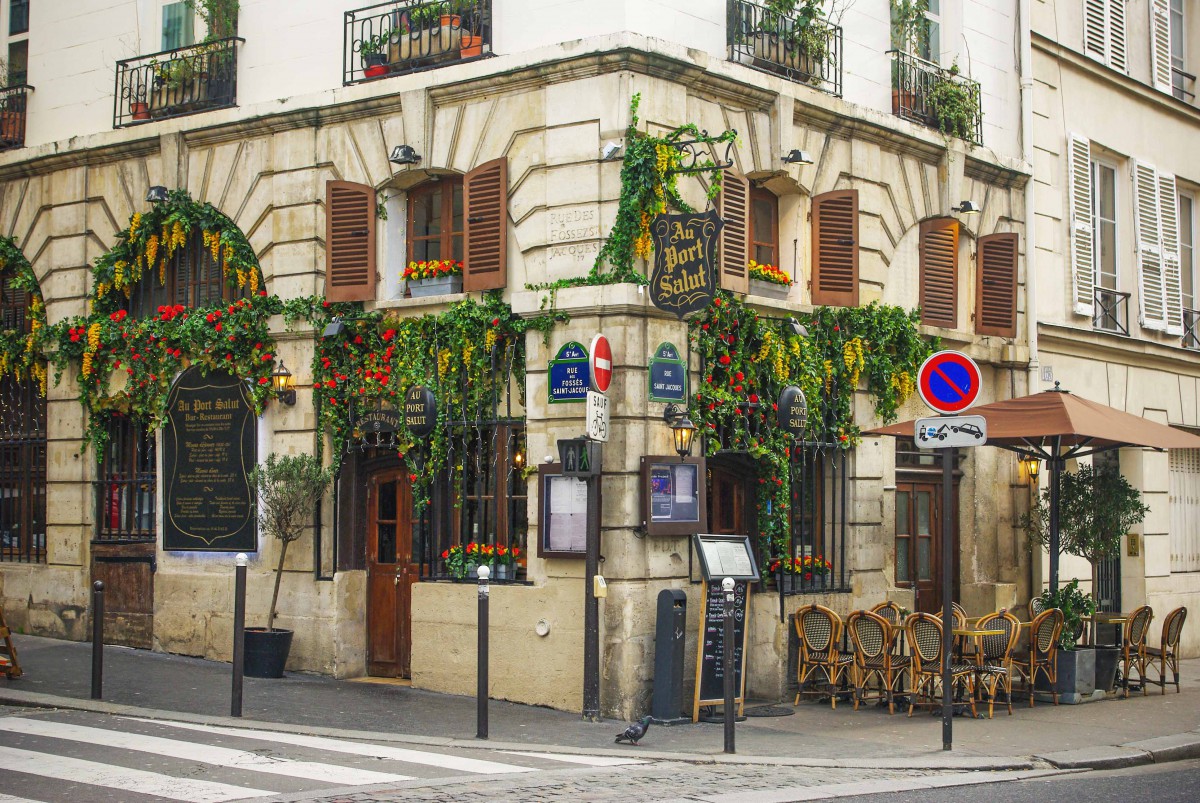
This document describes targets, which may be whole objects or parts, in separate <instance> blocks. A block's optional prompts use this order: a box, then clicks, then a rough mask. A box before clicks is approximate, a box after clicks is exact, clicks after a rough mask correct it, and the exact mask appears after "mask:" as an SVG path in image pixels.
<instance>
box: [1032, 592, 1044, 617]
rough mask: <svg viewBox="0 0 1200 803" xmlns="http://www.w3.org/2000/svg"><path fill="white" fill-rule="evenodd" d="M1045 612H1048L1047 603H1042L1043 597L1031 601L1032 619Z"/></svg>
mask: <svg viewBox="0 0 1200 803" xmlns="http://www.w3.org/2000/svg"><path fill="white" fill-rule="evenodd" d="M1044 610H1046V603H1045V602H1043V601H1042V598H1041V597H1034V598H1033V599H1031V600H1029V617H1030V619H1033V618H1034V617H1036V616H1037V615H1038V614H1040V613H1041V612H1042V611H1044Z"/></svg>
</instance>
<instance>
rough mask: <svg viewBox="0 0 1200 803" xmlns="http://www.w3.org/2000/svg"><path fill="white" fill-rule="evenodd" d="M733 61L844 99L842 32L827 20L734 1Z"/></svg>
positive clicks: (730, 29) (729, 28)
mask: <svg viewBox="0 0 1200 803" xmlns="http://www.w3.org/2000/svg"><path fill="white" fill-rule="evenodd" d="M728 17H729V18H728V21H727V24H726V37H727V39H728V40H729V60H730V61H736V62H739V63H741V64H746V65H749V66H751V67H754V68H755V69H759V70H764V71H766V72H773V73H776V74H778V75H782V76H784V77H785V78H789V79H791V80H792V81H799V82H800V83H804V84H808V85H809V86H811V87H814V88H815V89H819V90H821V91H822V92H828V93H829V94H831V95H837V96H839V97H840V96H841V94H842V28H841V26H840V25H834V24H832V23H830V22H828V21H826V20H823V19H813V20H811V21H808V22H805V21H804V20H803V19H799V18H798V17H797V16H796V15H788V14H780V13H779V12H777V11H772V10H771V9H769V8H767V7H765V6H762V5H759V4H758V3H750V2H747V0H729V5H728Z"/></svg>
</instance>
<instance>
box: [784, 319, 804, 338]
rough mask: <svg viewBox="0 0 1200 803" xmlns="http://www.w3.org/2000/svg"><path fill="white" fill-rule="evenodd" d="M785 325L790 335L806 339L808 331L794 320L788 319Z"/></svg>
mask: <svg viewBox="0 0 1200 803" xmlns="http://www.w3.org/2000/svg"><path fill="white" fill-rule="evenodd" d="M787 325H788V329H789V330H790V331H791V333H792V334H794V335H800V337H808V329H807V328H806V327H805V326H804V324H802V323H800V321H798V320H796V319H795V318H788V319H787Z"/></svg>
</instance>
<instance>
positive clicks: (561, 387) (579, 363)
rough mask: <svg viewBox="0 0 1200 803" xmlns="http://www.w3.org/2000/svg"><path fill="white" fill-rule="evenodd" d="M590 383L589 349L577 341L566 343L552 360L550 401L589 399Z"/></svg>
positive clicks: (556, 402)
mask: <svg viewBox="0 0 1200 803" xmlns="http://www.w3.org/2000/svg"><path fill="white" fill-rule="evenodd" d="M590 385H591V369H589V368H588V353H587V349H586V348H584V347H583V344H582V343H576V342H575V341H571V342H570V343H565V344H564V345H563V347H562V348H560V349H559V350H558V354H556V355H555V357H554V359H553V360H551V361H550V383H549V401H550V403H551V404H558V403H560V402H582V401H587V392H588V387H589V386H590Z"/></svg>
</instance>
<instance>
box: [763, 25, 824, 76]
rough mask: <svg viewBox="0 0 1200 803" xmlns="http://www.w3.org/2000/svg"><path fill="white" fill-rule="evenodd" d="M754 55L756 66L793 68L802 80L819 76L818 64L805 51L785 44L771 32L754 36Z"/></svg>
mask: <svg viewBox="0 0 1200 803" xmlns="http://www.w3.org/2000/svg"><path fill="white" fill-rule="evenodd" d="M754 57H755V58H756V59H758V61H759V64H758V66H760V67H762V68H764V69H768V70H769V69H771V68H772V67H786V68H787V69H789V70H795V71H796V72H797V73H799V74H800V78H801V79H802V80H804V81H808V80H811V79H812V78H813V77H817V78H819V77H820V66H819V65H818V63H817V62H816V61H815V60H813V59H812V58H811V57H810V56H809V55H808V54H807V53H805V52H804V51H803V50H800V49H799V48H796V47H792V46H790V45H788V44H785V43H784V42H783V41H781V40H780V38H779V37H778V36H776V35H775V34H772V33H760V34H756V35H755V36H754Z"/></svg>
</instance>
